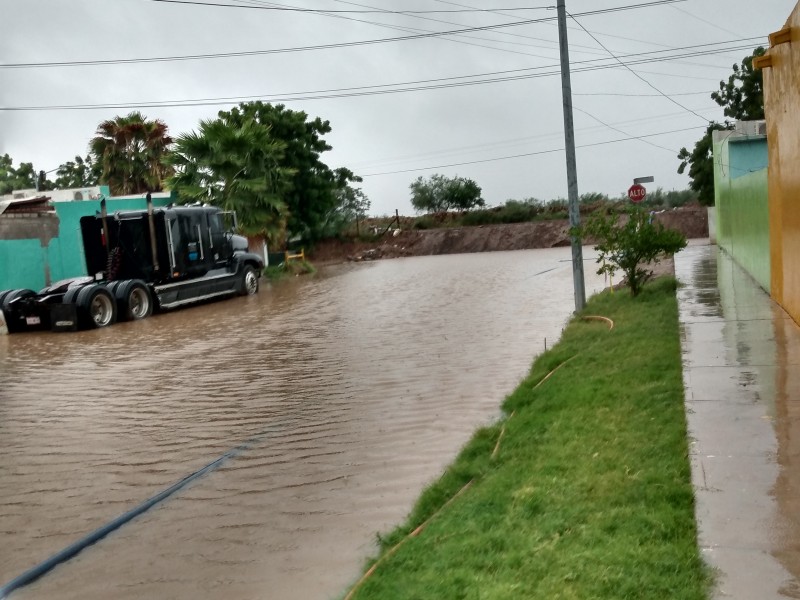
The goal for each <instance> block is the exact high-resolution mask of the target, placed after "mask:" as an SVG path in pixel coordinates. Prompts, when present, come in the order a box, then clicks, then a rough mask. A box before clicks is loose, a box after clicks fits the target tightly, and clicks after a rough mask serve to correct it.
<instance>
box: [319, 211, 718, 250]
mask: <svg viewBox="0 0 800 600" xmlns="http://www.w3.org/2000/svg"><path fill="white" fill-rule="evenodd" d="M655 219H656V220H657V221H659V222H661V223H663V224H664V226H665V227H667V228H670V229H677V230H678V231H680V232H681V233H683V234H684V235H685V236H686V237H687V238H689V239H691V238H703V237H708V213H707V211H706V209H705V208H704V207H690V208H681V209H675V210H668V211H662V212H660V213H656V214H655ZM569 243H570V238H569V221H566V220H552V221H531V222H528V223H511V224H506V225H480V226H476V227H448V228H442V229H425V230H416V229H398V230H392V231H389V232H387V233H386V234H385V235H384V236H383V237H382V238H381V239H380V240H378V241H374V242H360V241H342V240H325V241H324V242H320V243H319V244H317V246H316V247H315V248H314V250H313V252H311V253H309V258H310V259H311V260H312V261H313V262H317V263H326V262H340V261H345V260H355V261H361V260H375V259H379V258H397V257H401V256H429V255H433V254H462V253H469V252H494V251H498V250H527V249H532V248H553V247H556V246H568V245H569Z"/></svg>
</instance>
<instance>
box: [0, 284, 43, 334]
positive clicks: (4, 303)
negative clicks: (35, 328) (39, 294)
mask: <svg viewBox="0 0 800 600" xmlns="http://www.w3.org/2000/svg"><path fill="white" fill-rule="evenodd" d="M35 295H36V292H34V291H33V290H7V291H5V292H0V309H2V310H3V314H4V315H5V318H6V328H7V329H8V333H18V332H20V331H24V330H25V327H26V326H25V324H24V321H25V319H24V318H23V315H21V314H17V313H16V312H14V310H13V309H12V308H11V302H12V301H13V300H16V299H17V298H29V297H31V296H35Z"/></svg>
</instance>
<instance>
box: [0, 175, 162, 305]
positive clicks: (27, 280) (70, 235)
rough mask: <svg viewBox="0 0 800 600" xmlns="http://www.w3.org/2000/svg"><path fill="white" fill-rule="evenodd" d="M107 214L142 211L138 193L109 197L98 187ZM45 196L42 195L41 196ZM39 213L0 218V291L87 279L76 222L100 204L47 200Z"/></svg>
mask: <svg viewBox="0 0 800 600" xmlns="http://www.w3.org/2000/svg"><path fill="white" fill-rule="evenodd" d="M101 193H102V194H103V195H104V196H105V197H106V199H107V200H106V204H107V210H108V213H109V215H113V213H114V212H116V211H124V210H139V209H145V208H147V200H146V199H145V197H144V195H143V194H142V195H140V196H135V197H109V194H108V188H107V187H105V186H101ZM42 195H45V196H46V195H47V192H42ZM172 202H175V197H174V196H173V195H171V194H169V193H164V194H154V195H153V204H154V205H155V206H166V205H167V204H170V203H172ZM51 206H52V207H53V208H54V209H55V210H54V211H53V210H50V211H48V212H43V213H39V214H36V213H32V212H22V213H19V214H12V212H11V211H7V212H6V213H3V214H0V290H8V289H17V288H26V289H31V290H34V291H38V290H40V289H42V288H43V287H46V286H47V285H49V284H51V283H53V282H55V281H58V280H60V279H67V278H69V277H79V276H81V275H88V273H87V272H86V261H85V259H84V255H83V244H82V242H81V230H80V219H81V217H84V216H88V215H94V214H95V213H97V212H99V211H100V200H76V201H63V202H52V203H51Z"/></svg>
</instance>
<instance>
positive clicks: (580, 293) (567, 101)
mask: <svg viewBox="0 0 800 600" xmlns="http://www.w3.org/2000/svg"><path fill="white" fill-rule="evenodd" d="M556 7H557V9H558V45H559V49H560V50H561V98H562V100H563V103H564V140H565V147H566V151H567V197H568V198H569V224H570V227H578V226H579V225H580V224H581V212H580V207H579V204H578V167H577V165H576V162H575V126H574V123H573V122H572V84H571V83H570V78H569V44H568V42H567V9H566V7H565V6H564V0H557V2H556ZM572 284H573V287H574V289H575V312H578V311H580V310H583V307H584V306H586V291H585V289H584V283H583V249H582V247H581V238H580V237H579V236H577V235H573V236H572Z"/></svg>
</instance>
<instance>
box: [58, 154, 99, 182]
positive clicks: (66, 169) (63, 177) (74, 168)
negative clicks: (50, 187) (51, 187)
mask: <svg viewBox="0 0 800 600" xmlns="http://www.w3.org/2000/svg"><path fill="white" fill-rule="evenodd" d="M56 175H57V177H56V181H55V187H56V189H59V190H68V189H70V188H81V187H90V186H94V185H97V175H96V173H95V172H94V161H92V156H91V155H90V154H88V155H86V158H81V157H80V156H76V157H75V160H74V161H71V160H68V161H67V162H65V163H64V164H62V165H61V166H60V167H58V170H57V171H56Z"/></svg>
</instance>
